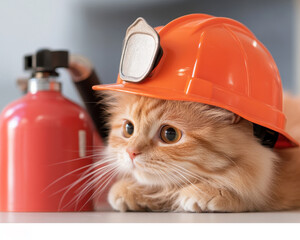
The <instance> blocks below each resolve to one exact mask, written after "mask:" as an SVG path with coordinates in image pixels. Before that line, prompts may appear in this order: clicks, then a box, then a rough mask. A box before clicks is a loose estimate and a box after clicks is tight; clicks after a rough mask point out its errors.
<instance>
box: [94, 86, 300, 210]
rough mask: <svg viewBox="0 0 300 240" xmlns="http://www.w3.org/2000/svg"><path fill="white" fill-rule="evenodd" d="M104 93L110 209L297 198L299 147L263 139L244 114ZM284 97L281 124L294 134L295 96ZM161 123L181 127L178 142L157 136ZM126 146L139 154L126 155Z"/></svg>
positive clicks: (292, 201) (294, 202) (253, 205)
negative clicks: (112, 178) (127, 129)
mask: <svg viewBox="0 0 300 240" xmlns="http://www.w3.org/2000/svg"><path fill="white" fill-rule="evenodd" d="M106 94H107V97H106V102H108V103H110V106H109V107H108V111H109V114H110V121H109V124H110V128H111V131H110V135H109V139H108V144H107V147H106V150H105V155H106V158H105V159H106V160H105V161H104V162H106V164H108V165H111V166H112V167H111V168H112V169H113V171H114V174H113V175H115V174H118V176H119V177H118V179H117V181H116V182H115V183H114V184H113V186H112V187H111V189H110V191H109V194H108V201H109V203H110V205H111V206H112V207H113V209H115V210H118V211H145V210H149V211H188V212H243V211H270V210H284V209H291V208H297V207H299V206H300V149H299V148H294V149H287V150H274V149H270V148H267V147H264V146H262V145H261V144H260V142H259V140H258V139H257V138H256V137H254V136H253V128H252V124H251V123H250V122H249V121H247V120H245V119H242V118H240V117H238V116H237V115H235V114H234V113H232V112H229V111H227V110H224V109H221V108H218V107H214V106H209V105H205V104H201V103H195V102H181V101H167V100H160V99H153V98H148V97H143V96H137V95H133V94H126V93H118V92H110V91H108V92H107V93H106ZM285 99H286V100H285V105H284V106H285V107H284V111H285V114H286V115H287V118H288V122H287V132H289V133H290V134H291V135H292V136H293V137H295V138H296V139H297V140H298V141H299V140H300V121H299V119H300V116H299V115H297V114H295V112H298V113H300V104H299V103H300V100H295V99H293V98H291V97H289V96H286V98H285ZM293 116H294V117H293ZM124 120H129V121H131V122H132V123H133V124H134V133H133V135H132V136H131V137H129V138H126V137H124V136H123V134H122V131H123V122H124ZM164 125H171V126H174V127H176V128H178V129H180V130H181V132H182V137H181V139H180V140H179V141H178V142H177V143H174V144H167V143H164V142H163V141H162V140H161V139H160V137H159V131H160V129H161V127H162V126H164ZM127 148H134V149H135V150H136V151H138V152H139V153H140V154H139V155H137V156H136V157H135V158H134V160H133V161H132V160H131V159H130V157H129V155H128V153H127V152H126V149H127ZM97 207H98V206H97V204H96V206H95V208H96V209H97Z"/></svg>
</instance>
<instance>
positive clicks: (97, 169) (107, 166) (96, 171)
mask: <svg viewBox="0 0 300 240" xmlns="http://www.w3.org/2000/svg"><path fill="white" fill-rule="evenodd" d="M114 165H115V164H114V163H112V164H108V165H105V166H103V167H102V168H96V169H95V170H94V171H92V172H90V173H89V174H86V175H85V176H83V177H80V178H79V179H78V180H77V181H75V182H74V183H72V184H70V185H69V186H67V187H65V188H63V189H61V190H60V191H58V192H61V191H65V192H64V194H63V196H62V197H61V200H60V204H59V206H60V207H61V204H62V202H63V200H64V198H65V196H66V195H67V193H68V192H69V191H70V190H71V189H72V188H73V187H75V186H76V185H77V184H79V183H80V182H82V181H83V180H85V179H87V178H89V177H90V176H92V177H91V178H93V176H94V175H95V174H96V173H99V172H100V171H102V170H104V169H106V168H109V167H111V166H114ZM110 171H112V169H108V170H106V171H105V172H104V173H101V174H100V176H101V177H103V176H104V175H106V174H108V173H109V172H110ZM98 177H99V176H98ZM88 181H90V179H88ZM88 181H87V182H88ZM87 182H85V183H84V184H83V185H82V186H81V187H80V188H82V187H84V186H85V184H87ZM80 188H79V189H80ZM58 192H56V193H58ZM87 192H88V191H87ZM76 196H77V195H76ZM76 196H75V199H76ZM71 201H73V199H72V200H71ZM67 205H69V204H67ZM65 207H66V206H64V208H65Z"/></svg>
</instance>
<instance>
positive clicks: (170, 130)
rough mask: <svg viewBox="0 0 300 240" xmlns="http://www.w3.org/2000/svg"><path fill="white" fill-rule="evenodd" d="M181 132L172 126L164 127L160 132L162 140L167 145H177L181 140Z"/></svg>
mask: <svg viewBox="0 0 300 240" xmlns="http://www.w3.org/2000/svg"><path fill="white" fill-rule="evenodd" d="M181 135H182V133H181V131H180V130H179V129H177V128H175V127H172V126H170V125H166V126H163V127H162V128H161V130H160V138H161V140H163V141H164V142H165V143H176V142H178V141H179V140H180V138H181Z"/></svg>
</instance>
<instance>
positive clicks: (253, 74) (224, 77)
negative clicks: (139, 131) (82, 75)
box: [93, 14, 298, 148]
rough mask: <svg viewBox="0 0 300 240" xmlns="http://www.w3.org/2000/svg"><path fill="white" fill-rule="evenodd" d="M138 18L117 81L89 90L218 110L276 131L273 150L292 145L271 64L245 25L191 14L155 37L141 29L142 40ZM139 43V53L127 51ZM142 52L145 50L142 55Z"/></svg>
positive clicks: (264, 51) (277, 80) (273, 64)
mask: <svg viewBox="0 0 300 240" xmlns="http://www.w3.org/2000/svg"><path fill="white" fill-rule="evenodd" d="M142 20H143V19H142ZM142 20H141V18H140V19H138V20H137V21H136V22H135V23H134V24H133V25H131V26H130V27H129V29H128V30H127V35H126V38H125V41H124V48H123V54H122V58H121V66H120V74H119V76H118V80H117V83H116V84H108V85H97V86H93V89H94V90H113V91H120V92H127V93H132V94H137V95H142V96H148V97H153V98H160V99H167V100H180V101H192V102H200V103H205V104H210V105H214V106H218V107H221V108H224V109H227V110H229V111H231V112H234V113H236V114H237V115H239V116H241V117H243V118H245V119H247V120H249V121H251V122H253V123H254V124H257V125H259V126H263V127H265V128H267V129H271V130H273V131H275V132H276V133H278V134H277V136H278V138H277V141H276V144H275V148H286V147H293V146H298V143H297V142H296V141H295V140H294V139H293V138H292V137H291V136H289V135H288V134H287V133H286V132H285V130H284V127H285V121H286V119H285V116H284V114H283V112H282V85H281V79H280V75H279V72H278V69H277V66H276V64H275V62H274V60H273V58H272V56H271V54H270V53H269V52H268V50H267V49H266V48H265V47H264V45H263V44H262V43H261V42H260V41H258V40H257V38H256V37H255V36H254V34H253V33H252V32H251V31H250V30H249V29H248V28H247V27H245V26H244V25H243V24H241V23H239V22H237V21H235V20H232V19H229V18H221V17H213V16H210V15H205V14H191V15H186V16H183V17H180V18H177V19H175V20H173V21H172V22H170V23H168V24H167V25H166V26H164V27H159V29H157V32H158V34H157V33H156V34H157V35H158V36H154V35H153V34H154V33H153V32H151V30H149V29H148V30H145V32H146V33H145V34H146V35H147V37H145V38H144V37H141V36H140V34H141V32H143V29H145V28H146V27H145V26H146V25H143V24H145V23H139V22H141V21H142ZM132 29H133V30H132ZM134 29H135V33H136V35H134V34H133V33H132V32H134ZM132 36H134V38H133V37H132ZM149 36H150V38H149ZM151 37H153V38H155V40H153V41H152V40H151ZM126 39H127V41H126ZM148 40H149V41H148ZM157 41H158V42H159V43H158V44H157ZM139 42H142V43H140V44H141V46H142V47H141V49H139V50H137V48H136V47H132V45H134V44H135V43H136V44H138V43H139ZM157 45H159V46H157ZM130 46H131V47H132V49H133V50H132V49H129V48H130ZM147 46H148V47H147ZM149 46H150V47H149ZM149 48H150V50H149ZM151 49H154V50H151ZM143 51H146V52H147V51H148V52H147V53H146V55H145V57H143V54H141V52H143ZM132 59H133V60H132ZM145 59H146V60H145ZM131 60H132V61H133V64H131V65H130V64H129V63H124V62H126V61H127V62H128V61H129V62H130V61H131ZM144 60H145V63H141V64H140V62H141V61H144ZM135 65H137V66H138V68H139V69H138V70H136V69H135V68H136V67H135ZM124 69H125V70H124ZM140 69H142V70H141V71H139V70H140ZM127 75H132V77H131V76H129V77H128V76H127Z"/></svg>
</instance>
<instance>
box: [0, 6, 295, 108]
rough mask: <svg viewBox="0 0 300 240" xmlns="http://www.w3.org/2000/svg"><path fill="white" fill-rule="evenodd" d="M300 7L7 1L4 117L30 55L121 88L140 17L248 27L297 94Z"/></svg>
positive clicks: (0, 28) (0, 72)
mask: <svg viewBox="0 0 300 240" xmlns="http://www.w3.org/2000/svg"><path fill="white" fill-rule="evenodd" d="M299 6H300V4H299V1H298V0H228V1H225V0H173V1H172V0H42V1H41V0H1V1H0V110H2V109H3V108H4V106H5V105H7V104H8V103H9V102H11V101H13V100H14V99H16V98H18V97H20V96H21V95H22V94H21V92H20V90H19V89H18V88H17V86H16V78H17V77H20V76H29V73H26V72H25V71H24V70H23V56H24V55H25V54H30V53H33V52H35V51H36V50H37V49H39V48H43V47H47V48H51V49H68V50H69V51H70V52H72V53H78V54H82V55H85V56H87V57H88V58H90V59H91V60H92V62H93V63H94V65H95V68H96V70H97V73H98V74H99V76H100V78H101V81H102V82H104V83H110V82H115V80H116V77H117V73H118V66H119V60H120V55H121V48H122V41H123V37H124V35H125V31H126V28H127V27H128V26H129V25H130V24H131V23H132V22H133V21H134V20H135V19H136V18H137V17H139V16H142V17H144V18H145V19H146V20H147V21H148V22H149V23H150V24H151V25H152V26H157V25H164V24H166V23H168V22H169V21H171V20H173V19H174V18H176V17H179V16H182V15H185V14H189V13H206V14H212V15H215V16H224V17H230V18H234V19H236V20H238V21H240V22H242V23H244V24H245V25H246V26H247V27H249V28H250V29H251V30H252V31H253V32H254V34H255V35H256V36H257V37H258V39H259V40H260V41H262V42H263V43H264V44H265V45H266V47H267V48H268V49H269V51H270V52H271V54H272V55H273V57H274V59H275V61H276V63H277V65H278V68H279V71H280V74H281V77H282V81H283V86H284V88H285V89H286V90H289V91H291V92H294V93H296V92H297V89H299V86H298V84H297V79H298V77H297V76H299V75H300V74H299V70H298V68H297V63H299V64H300V62H299V61H297V59H299V57H298V56H300V54H299V53H298V52H299V50H298V48H297V43H298V44H299V41H300V37H299V36H300V34H299V33H298V32H299V31H297V29H298V28H297V26H298V24H297V22H299V23H300V20H299V19H300V18H299V16H298V14H297V12H298V9H300V7H299ZM297 39H299V41H298V40H297ZM297 53H298V54H297ZM299 60H300V59H299ZM61 73H62V74H61V79H62V82H63V92H64V94H65V95H66V96H67V97H69V98H71V99H72V100H74V101H76V102H78V103H80V99H79V97H78V95H77V92H76V90H75V88H74V87H73V85H72V83H71V81H70V78H69V76H68V74H67V73H66V71H61Z"/></svg>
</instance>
